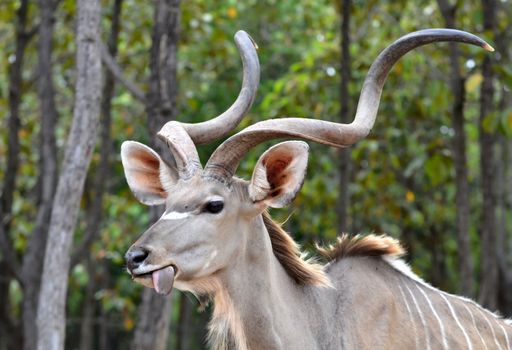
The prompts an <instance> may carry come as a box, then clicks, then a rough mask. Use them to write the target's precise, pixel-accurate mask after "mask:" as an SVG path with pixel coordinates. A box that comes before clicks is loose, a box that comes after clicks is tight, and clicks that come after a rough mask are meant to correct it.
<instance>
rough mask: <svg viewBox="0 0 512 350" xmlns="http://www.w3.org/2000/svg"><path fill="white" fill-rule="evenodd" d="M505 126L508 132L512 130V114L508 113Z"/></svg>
mask: <svg viewBox="0 0 512 350" xmlns="http://www.w3.org/2000/svg"><path fill="white" fill-rule="evenodd" d="M507 125H508V127H509V129H510V130H512V112H510V113H509V114H508V116H507Z"/></svg>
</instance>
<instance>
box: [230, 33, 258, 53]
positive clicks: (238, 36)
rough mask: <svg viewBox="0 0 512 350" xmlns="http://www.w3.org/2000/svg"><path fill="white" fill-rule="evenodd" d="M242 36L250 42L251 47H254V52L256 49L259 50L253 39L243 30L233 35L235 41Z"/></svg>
mask: <svg viewBox="0 0 512 350" xmlns="http://www.w3.org/2000/svg"><path fill="white" fill-rule="evenodd" d="M242 35H244V36H246V37H247V38H249V40H250V41H251V43H252V44H253V46H254V48H255V49H256V50H258V49H259V47H258V44H256V41H254V39H253V38H252V37H251V36H250V35H249V33H247V32H246V31H245V30H239V31H237V32H236V33H235V40H236V39H237V38H240V36H242Z"/></svg>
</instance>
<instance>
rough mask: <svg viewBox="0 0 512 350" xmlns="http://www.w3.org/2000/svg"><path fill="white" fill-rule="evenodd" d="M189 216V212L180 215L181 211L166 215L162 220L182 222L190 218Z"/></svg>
mask: <svg viewBox="0 0 512 350" xmlns="http://www.w3.org/2000/svg"><path fill="white" fill-rule="evenodd" d="M189 216H190V213H189V212H184V213H180V212H179V211H171V212H169V213H164V215H162V217H161V218H160V220H180V219H185V218H188V217H189Z"/></svg>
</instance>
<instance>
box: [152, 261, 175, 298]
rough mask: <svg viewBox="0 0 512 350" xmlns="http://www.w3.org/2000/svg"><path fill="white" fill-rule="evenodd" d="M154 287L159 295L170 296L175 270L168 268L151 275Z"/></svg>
mask: <svg viewBox="0 0 512 350" xmlns="http://www.w3.org/2000/svg"><path fill="white" fill-rule="evenodd" d="M151 277H152V278H153V286H154V287H155V290H156V292H157V293H159V294H169V293H170V292H171V290H172V285H173V283H174V269H173V267H172V266H168V267H166V268H163V269H161V270H157V271H155V272H153V273H152V274H151Z"/></svg>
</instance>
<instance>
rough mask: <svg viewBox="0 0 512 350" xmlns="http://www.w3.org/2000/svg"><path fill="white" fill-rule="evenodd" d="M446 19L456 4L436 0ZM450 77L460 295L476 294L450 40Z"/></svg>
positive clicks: (457, 80) (460, 101)
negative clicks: (474, 292)
mask: <svg viewBox="0 0 512 350" xmlns="http://www.w3.org/2000/svg"><path fill="white" fill-rule="evenodd" d="M437 3H438V5H439V8H440V9H441V13H442V15H443V17H444V22H445V25H446V27H448V28H456V25H455V22H456V10H457V8H456V6H455V5H454V6H450V4H449V3H448V0H437ZM449 45H450V68H451V72H450V76H451V87H452V91H453V105H452V125H453V130H454V132H455V137H454V138H453V145H452V147H453V158H454V163H455V188H456V194H455V203H456V232H457V264H458V270H459V271H458V272H459V280H460V281H459V290H458V292H459V294H462V295H465V296H467V297H472V296H473V261H472V258H471V245H470V242H469V198H468V193H469V186H468V169H467V161H466V134H465V132H464V100H465V95H466V91H465V88H464V80H465V78H464V77H463V76H462V73H461V69H460V63H459V62H460V51H459V47H458V46H457V44H456V43H450V44H449Z"/></svg>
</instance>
